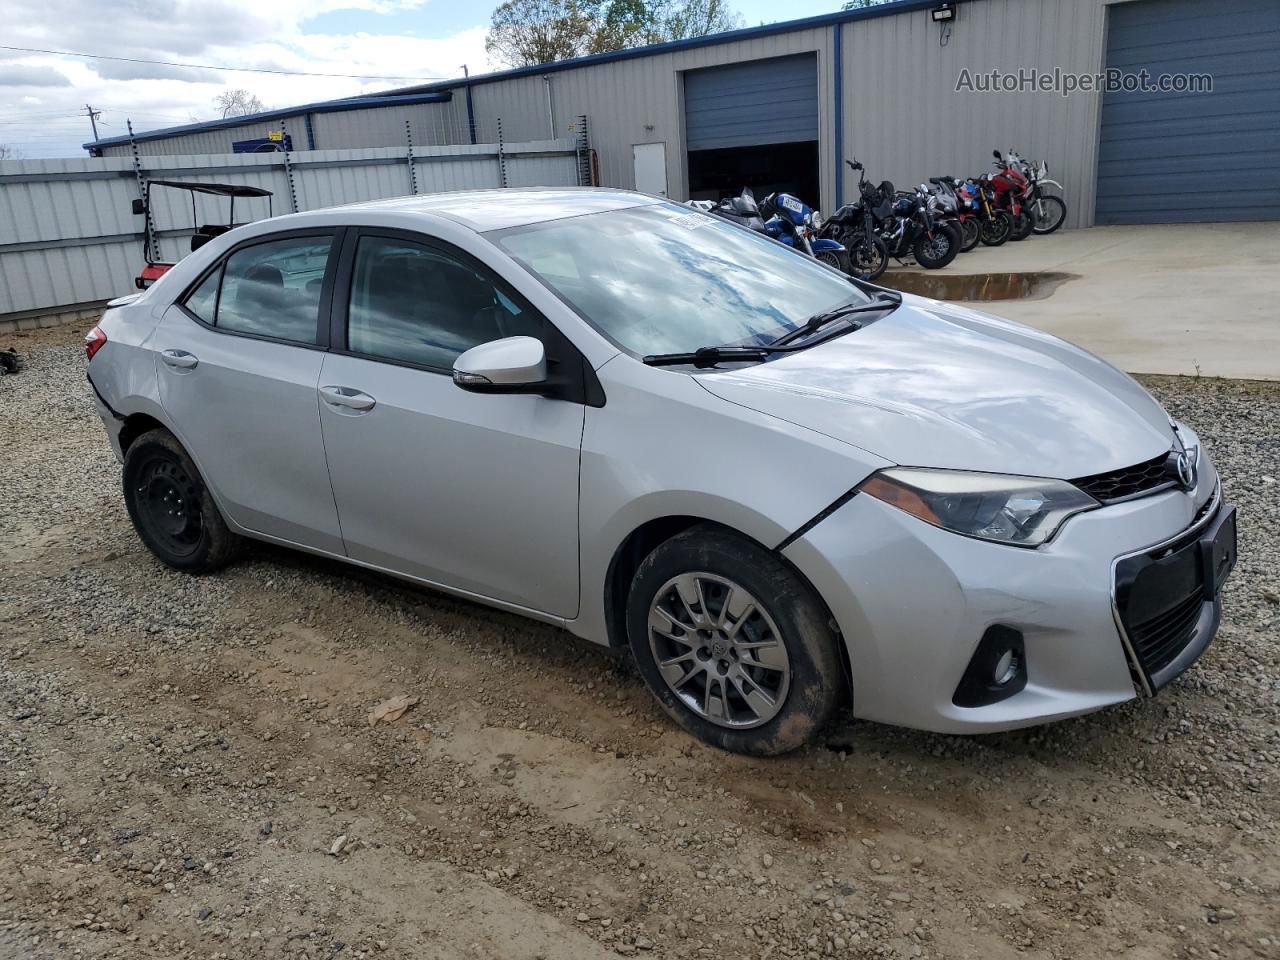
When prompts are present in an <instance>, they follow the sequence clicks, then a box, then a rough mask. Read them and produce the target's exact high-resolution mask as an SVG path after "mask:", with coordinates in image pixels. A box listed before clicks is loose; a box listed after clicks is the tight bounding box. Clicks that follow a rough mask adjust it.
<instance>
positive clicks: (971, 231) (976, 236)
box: [960, 217, 982, 253]
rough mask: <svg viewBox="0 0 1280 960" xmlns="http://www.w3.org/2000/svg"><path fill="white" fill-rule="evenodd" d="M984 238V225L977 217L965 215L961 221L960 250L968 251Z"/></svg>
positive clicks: (962, 251)
mask: <svg viewBox="0 0 1280 960" xmlns="http://www.w3.org/2000/svg"><path fill="white" fill-rule="evenodd" d="M981 239H982V226H981V225H980V224H979V223H978V218H977V217H965V218H964V219H963V220H961V221H960V252H961V253H968V252H969V251H970V250H972V249H973V248H974V247H976V246H977V245H978V241H979V240H981Z"/></svg>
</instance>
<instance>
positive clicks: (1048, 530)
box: [859, 467, 1101, 547]
mask: <svg viewBox="0 0 1280 960" xmlns="http://www.w3.org/2000/svg"><path fill="white" fill-rule="evenodd" d="M859 489H860V490H861V491H862V492H863V493H866V494H870V495H871V496H873V497H875V498H876V499H877V500H881V501H883V502H884V503H887V504H889V505H890V506H893V507H897V508H898V509H899V510H903V511H906V512H907V513H909V514H911V515H912V516H913V517H918V518H920V519H921V520H924V521H925V522H926V523H931V524H933V525H934V526H935V527H942V528H943V529H944V530H951V531H952V532H954V533H960V534H964V535H965V536H966V537H977V538H978V539H980V540H992V541H994V542H996V543H1007V544H1010V545H1012V546H1015V547H1038V546H1040V544H1042V543H1045V542H1047V541H1048V540H1050V539H1052V538H1053V535H1054V534H1055V533H1057V532H1058V528H1059V527H1061V526H1062V524H1063V523H1065V522H1066V520H1067V518H1068V517H1071V516H1073V515H1074V514H1077V513H1081V512H1083V511H1085V510H1092V509H1094V508H1095V507H1098V506H1101V504H1099V503H1098V501H1097V500H1095V499H1093V497H1091V496H1089V495H1088V494H1087V493H1085V492H1084V491H1083V490H1080V489H1079V488H1078V487H1075V486H1072V485H1071V484H1069V483H1067V482H1066V481H1065V480H1047V479H1044V478H1042V477H1011V476H1003V475H1001V474H996V473H966V472H964V471H961V470H930V469H925V468H921V467H891V468H889V469H887V470H881V471H879V472H878V473H874V474H872V475H871V476H870V477H869V478H868V479H867V480H866V481H864V482H863V484H862V486H861V487H860V488H859Z"/></svg>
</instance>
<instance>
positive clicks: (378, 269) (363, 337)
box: [224, 237, 541, 369]
mask: <svg viewBox="0 0 1280 960" xmlns="http://www.w3.org/2000/svg"><path fill="white" fill-rule="evenodd" d="M224 296H225V294H224ZM540 331H541V321H540V319H539V318H537V317H535V316H533V315H532V314H531V313H530V312H529V311H528V310H523V309H522V308H521V307H520V306H519V305H518V304H516V303H515V302H514V301H513V300H512V299H511V298H509V297H508V296H506V295H505V294H504V293H503V292H502V291H501V290H500V289H499V288H498V287H497V286H496V285H495V284H494V283H493V282H492V281H491V280H489V279H487V278H486V277H485V276H484V275H482V274H480V273H477V272H476V271H475V270H474V269H473V268H471V267H470V266H468V265H466V264H465V263H464V262H463V261H461V260H459V259H457V258H454V257H452V256H450V255H449V254H447V253H445V252H443V251H440V250H436V249H433V248H431V247H428V246H424V245H422V244H417V243H411V242H409V241H405V240H393V239H390V238H386V237H361V238H360V242H359V245H358V246H357V247H356V256H355V271H354V274H353V276H352V278H351V302H350V310H349V312H348V314H347V348H348V349H349V350H351V351H352V352H354V353H361V354H364V355H366V356H370V357H379V358H382V359H387V360H403V361H406V362H409V363H418V364H423V365H424V366H429V367H440V368H444V369H448V368H450V367H452V366H453V361H454V360H455V359H457V357H458V355H459V354H461V353H463V352H464V351H466V350H469V349H470V348H471V347H474V346H476V345H477V344H480V343H487V342H489V341H490V340H500V339H501V338H503V337H513V336H517V335H524V336H537V335H538V333H539V332H540Z"/></svg>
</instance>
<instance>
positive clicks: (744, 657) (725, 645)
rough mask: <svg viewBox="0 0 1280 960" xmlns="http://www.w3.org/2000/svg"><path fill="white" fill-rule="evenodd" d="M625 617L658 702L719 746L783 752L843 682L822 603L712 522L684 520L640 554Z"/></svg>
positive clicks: (767, 557) (777, 562) (772, 560)
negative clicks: (689, 524) (687, 523)
mask: <svg viewBox="0 0 1280 960" xmlns="http://www.w3.org/2000/svg"><path fill="white" fill-rule="evenodd" d="M626 624H627V640H628V642H629V643H630V645H631V652H632V654H633V655H634V656H635V660H636V665H637V666H638V668H639V670H640V675H641V676H642V677H643V678H644V681H645V683H646V684H647V685H648V687H649V689H650V691H652V693H653V695H654V696H655V697H657V699H658V702H659V703H660V704H661V705H662V708H663V709H664V710H665V711H666V712H667V713H668V714H670V715H671V717H672V718H673V719H674V720H675V721H676V722H677V723H678V724H680V726H682V727H684V728H685V729H686V730H688V731H689V732H690V733H692V734H693V735H694V736H696V737H698V738H700V739H702V740H705V741H706V742H707V743H710V744H712V745H713V746H717V747H720V748H721V749H723V750H731V751H733V752H735V753H746V754H753V755H756V756H771V755H774V754H779V753H785V752H787V751H789V750H794V749H796V748H797V747H800V746H802V745H803V744H805V743H807V742H808V741H809V740H811V739H812V738H813V737H814V735H815V734H816V733H817V732H818V731H819V730H820V729H821V728H822V727H823V726H824V725H825V724H826V723H827V721H828V720H829V719H830V717H831V715H832V713H833V711H834V710H835V708H836V706H837V704H838V703H839V700H840V696H841V693H842V691H843V686H844V677H843V673H842V668H841V665H840V659H839V655H838V653H837V648H836V643H837V637H836V635H835V632H834V631H833V629H832V625H831V619H830V616H829V615H828V614H827V612H826V610H825V608H824V607H823V605H822V603H821V602H820V601H819V600H818V599H817V597H816V596H815V595H814V594H813V591H812V590H811V589H810V588H809V587H808V586H807V585H806V584H804V583H802V582H801V581H800V579H799V578H798V577H797V576H796V575H795V573H793V572H792V571H791V570H790V569H789V568H788V567H787V566H786V564H784V563H783V562H782V560H781V559H779V558H778V557H776V556H774V555H773V554H772V553H770V552H769V551H767V550H765V549H764V548H763V547H760V546H759V545H758V544H756V543H754V542H752V541H750V540H747V539H746V538H744V537H740V536H738V535H736V534H733V533H730V532H728V531H726V530H722V529H720V528H718V527H713V526H710V525H699V526H696V527H693V528H691V529H689V530H687V531H685V532H684V533H681V534H678V535H677V536H675V537H672V538H671V539H670V540H668V541H666V542H665V543H663V544H661V545H660V546H658V547H657V548H656V549H655V550H654V551H653V552H652V553H650V554H649V556H648V557H646V558H645V560H644V562H643V563H641V564H640V568H639V570H637V571H636V574H635V577H634V578H633V579H632V582H631V590H630V593H629V595H628V598H627V607H626Z"/></svg>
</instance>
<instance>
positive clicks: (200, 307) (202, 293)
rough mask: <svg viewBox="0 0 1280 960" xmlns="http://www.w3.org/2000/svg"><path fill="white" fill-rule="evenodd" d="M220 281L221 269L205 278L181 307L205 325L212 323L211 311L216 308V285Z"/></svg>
mask: <svg viewBox="0 0 1280 960" xmlns="http://www.w3.org/2000/svg"><path fill="white" fill-rule="evenodd" d="M221 280H222V267H218V269H217V270H215V271H213V273H211V274H209V276H207V277H205V278H204V280H203V281H202V282H201V283H200V286H198V287H196V288H195V289H194V290H192V291H191V292H190V293H189V294H187V299H186V300H184V301H183V303H182V305H183V306H184V307H186V308H187V309H188V310H190V311H191V312H192V313H194V314H195V315H196V316H197V317H199V318H200V319H201V320H203V321H204V322H205V323H208V324H212V323H213V311H214V309H215V308H216V307H217V306H218V283H219V281H221Z"/></svg>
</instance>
